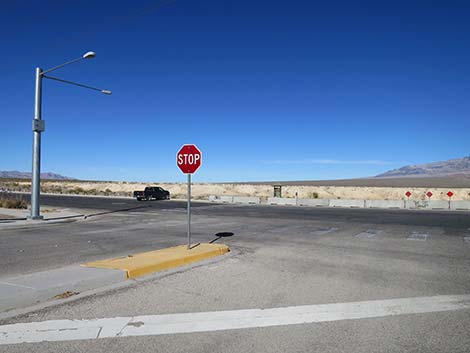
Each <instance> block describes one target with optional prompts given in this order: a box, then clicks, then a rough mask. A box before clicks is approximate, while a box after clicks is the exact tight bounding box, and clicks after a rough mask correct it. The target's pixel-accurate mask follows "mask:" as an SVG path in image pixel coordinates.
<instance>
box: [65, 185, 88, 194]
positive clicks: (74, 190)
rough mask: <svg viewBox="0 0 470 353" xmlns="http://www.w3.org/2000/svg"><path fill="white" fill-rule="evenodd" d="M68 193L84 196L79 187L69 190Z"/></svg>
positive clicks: (82, 190)
mask: <svg viewBox="0 0 470 353" xmlns="http://www.w3.org/2000/svg"><path fill="white" fill-rule="evenodd" d="M69 193H71V194H77V195H78V194H84V193H85V190H84V189H83V188H81V187H79V186H76V187H74V188H73V189H70V191H69Z"/></svg>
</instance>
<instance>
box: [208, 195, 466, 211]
mask: <svg viewBox="0 0 470 353" xmlns="http://www.w3.org/2000/svg"><path fill="white" fill-rule="evenodd" d="M264 200H266V199H264ZM264 200H263V201H262V199H261V198H260V197H254V196H227V195H223V196H216V195H210V196H209V201H210V202H220V203H238V204H251V205H258V204H261V203H265V204H268V205H282V206H309V207H348V208H390V209H411V210H470V201H443V200H423V201H422V200H419V201H415V200H354V199H300V198H292V197H289V198H288V197H268V198H267V200H266V201H264Z"/></svg>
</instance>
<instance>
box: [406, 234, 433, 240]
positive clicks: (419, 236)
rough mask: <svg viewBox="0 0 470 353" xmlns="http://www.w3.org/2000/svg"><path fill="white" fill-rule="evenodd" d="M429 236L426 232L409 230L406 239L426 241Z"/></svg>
mask: <svg viewBox="0 0 470 353" xmlns="http://www.w3.org/2000/svg"><path fill="white" fill-rule="evenodd" d="M428 238H429V234H428V233H420V232H411V234H410V235H409V236H408V238H406V239H407V240H415V241H426V240H427V239H428Z"/></svg>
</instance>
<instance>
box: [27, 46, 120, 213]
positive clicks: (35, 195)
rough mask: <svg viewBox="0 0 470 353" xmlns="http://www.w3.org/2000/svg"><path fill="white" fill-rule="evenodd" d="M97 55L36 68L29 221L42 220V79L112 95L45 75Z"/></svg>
mask: <svg viewBox="0 0 470 353" xmlns="http://www.w3.org/2000/svg"><path fill="white" fill-rule="evenodd" d="M95 56H96V54H95V53H94V52H92V51H89V52H86V53H85V54H83V55H82V56H81V57H79V58H76V59H74V60H70V61H67V62H65V63H63V64H60V65H58V66H54V67H52V68H50V69H48V70H45V71H43V70H42V69H41V68H39V67H37V68H36V84H35V94H34V119H33V168H32V173H31V214H30V216H29V217H28V218H29V219H42V218H43V217H42V216H41V215H40V200H39V199H40V196H41V132H43V131H44V126H45V125H44V120H42V118H41V103H42V102H41V101H42V79H43V78H48V79H51V80H55V81H59V82H63V83H68V84H71V85H75V86H79V87H83V88H87V89H91V90H94V91H99V92H101V93H103V94H107V95H110V94H111V93H112V92H111V91H110V90H107V89H100V88H96V87H92V86H87V85H82V84H80V83H76V82H72V81H67V80H62V79H60V78H57V77H51V76H46V75H45V74H47V73H49V72H52V71H55V70H57V69H60V68H62V67H64V66H66V65H69V64H73V63H75V62H77V61H80V60H83V59H91V58H94V57H95Z"/></svg>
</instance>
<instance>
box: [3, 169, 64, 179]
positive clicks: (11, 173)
mask: <svg viewBox="0 0 470 353" xmlns="http://www.w3.org/2000/svg"><path fill="white" fill-rule="evenodd" d="M5 178H8V179H31V172H18V171H16V170H5V171H1V170H0V179H5ZM41 179H52V180H73V178H69V177H66V176H63V175H60V174H56V173H41Z"/></svg>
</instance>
